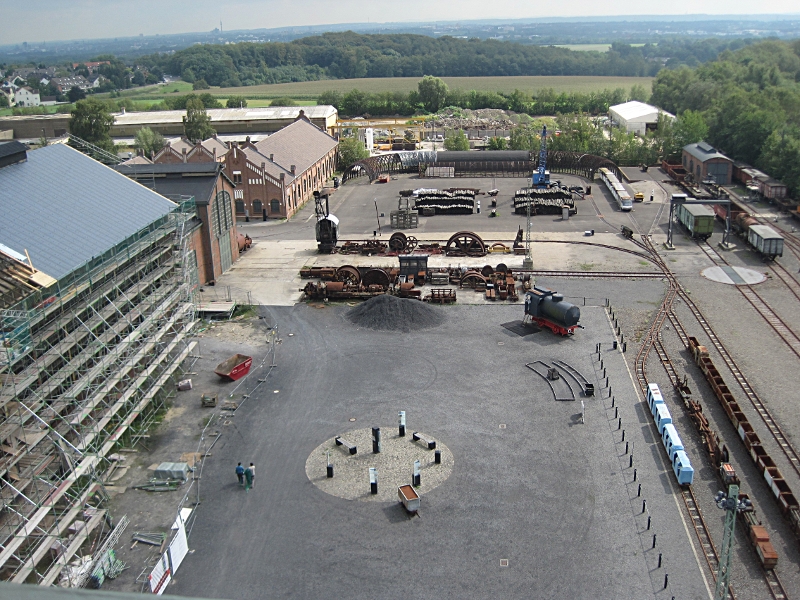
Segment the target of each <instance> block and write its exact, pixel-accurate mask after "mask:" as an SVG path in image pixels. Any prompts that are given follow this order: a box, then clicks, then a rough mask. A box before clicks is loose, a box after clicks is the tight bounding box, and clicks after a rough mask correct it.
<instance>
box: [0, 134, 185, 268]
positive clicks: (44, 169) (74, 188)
mask: <svg viewBox="0 0 800 600" xmlns="http://www.w3.org/2000/svg"><path fill="white" fill-rule="evenodd" d="M0 189H2V190H3V194H0V215H2V219H0V243H2V244H5V245H6V246H8V247H9V248H11V249H12V250H15V251H17V252H19V253H24V251H25V250H26V249H27V250H28V253H29V254H30V256H31V261H32V263H33V266H34V267H35V268H36V269H38V270H40V271H43V272H45V273H47V274H48V275H51V276H52V277H55V278H56V279H60V278H61V277H63V276H65V275H67V274H68V273H70V272H71V271H73V270H75V269H76V268H77V267H79V266H80V265H82V264H83V263H85V262H86V261H88V260H91V259H92V258H93V257H95V256H100V255H101V254H103V253H104V252H106V251H107V250H109V249H110V248H113V247H114V246H115V245H117V244H118V243H120V242H122V241H123V240H125V239H126V238H128V237H130V236H131V235H133V234H134V233H136V232H137V231H139V230H141V229H143V228H144V227H146V226H147V225H149V224H150V223H152V222H153V221H156V220H158V219H159V218H161V217H163V216H164V215H167V214H168V213H170V212H171V211H172V210H173V209H174V208H175V206H176V205H175V203H173V202H170V201H169V200H167V199H166V198H164V197H163V196H160V195H159V194H157V193H155V192H153V191H152V190H149V189H147V188H146V187H144V186H141V185H139V184H138V183H136V182H134V181H131V180H130V179H128V178H127V177H125V176H124V175H121V174H119V173H117V172H115V171H114V170H113V169H110V168H109V167H106V166H105V165H103V164H101V163H99V162H97V161H95V160H93V159H91V158H89V157H88V156H86V155H85V154H81V153H80V152H78V151H77V150H73V149H72V148H70V147H69V146H67V145H65V144H54V145H52V146H46V147H44V148H40V149H38V150H33V151H30V152H28V160H27V162H23V163H17V164H13V165H9V166H7V167H3V168H2V169H0Z"/></svg>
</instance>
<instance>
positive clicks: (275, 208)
mask: <svg viewBox="0 0 800 600" xmlns="http://www.w3.org/2000/svg"><path fill="white" fill-rule="evenodd" d="M269 212H270V214H273V215H277V214H280V212H281V203H280V202H278V201H277V200H275V199H274V198H273V199H272V200H270V201H269Z"/></svg>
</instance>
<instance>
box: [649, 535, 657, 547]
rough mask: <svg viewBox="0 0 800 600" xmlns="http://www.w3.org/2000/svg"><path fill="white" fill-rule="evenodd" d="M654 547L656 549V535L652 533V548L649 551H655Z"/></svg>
mask: <svg viewBox="0 0 800 600" xmlns="http://www.w3.org/2000/svg"><path fill="white" fill-rule="evenodd" d="M655 547H656V534H655V533H654V534H653V547H652V548H650V549H651V550H654V549H655Z"/></svg>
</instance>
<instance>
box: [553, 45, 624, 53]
mask: <svg viewBox="0 0 800 600" xmlns="http://www.w3.org/2000/svg"><path fill="white" fill-rule="evenodd" d="M555 47H556V48H566V49H567V50H577V51H578V52H608V51H609V49H610V48H611V44H556V46H555Z"/></svg>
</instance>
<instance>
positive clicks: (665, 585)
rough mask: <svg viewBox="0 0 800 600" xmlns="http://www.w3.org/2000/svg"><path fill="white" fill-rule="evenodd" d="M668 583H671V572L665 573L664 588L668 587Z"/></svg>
mask: <svg viewBox="0 0 800 600" xmlns="http://www.w3.org/2000/svg"><path fill="white" fill-rule="evenodd" d="M668 585H669V573H665V574H664V589H667V586H668Z"/></svg>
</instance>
